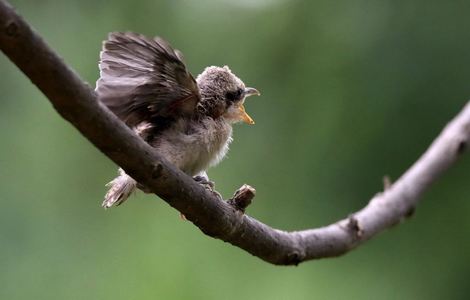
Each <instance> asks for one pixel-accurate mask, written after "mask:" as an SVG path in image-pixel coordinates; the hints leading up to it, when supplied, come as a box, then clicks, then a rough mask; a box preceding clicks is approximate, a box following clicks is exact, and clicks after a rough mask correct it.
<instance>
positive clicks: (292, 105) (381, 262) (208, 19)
mask: <svg viewBox="0 0 470 300" xmlns="http://www.w3.org/2000/svg"><path fill="white" fill-rule="evenodd" d="M11 2H12V4H13V5H14V6H15V7H16V8H17V10H18V11H19V12H20V13H21V14H22V15H23V16H24V17H25V18H26V19H27V20H28V21H29V22H30V23H31V25H32V26H33V27H34V28H35V29H36V30H37V31H38V32H40V34H41V35H42V36H43V37H44V38H45V40H46V41H47V42H48V43H49V44H50V45H51V47H53V48H54V49H55V50H56V51H57V52H58V53H59V54H60V55H61V56H62V57H63V58H64V60H65V61H66V62H67V63H68V64H70V66H71V67H73V68H74V69H75V70H76V71H77V72H78V73H79V74H80V75H81V76H82V77H83V78H84V79H85V80H86V81H88V82H90V84H91V85H94V82H95V81H96V79H97V77H98V68H97V61H98V55H99V51H100V47H101V41H102V40H103V39H104V38H105V37H106V35H107V33H108V32H110V31H117V30H118V31H124V30H131V31H136V32H140V33H144V34H147V35H161V36H162V37H164V38H166V39H167V40H169V41H170V42H171V43H172V44H173V46H175V47H176V48H178V49H180V50H181V51H182V52H183V53H184V54H185V59H186V61H187V64H188V66H189V68H190V70H191V71H192V72H193V74H198V73H199V72H200V71H201V70H202V69H203V68H204V67H205V66H208V65H229V66H230V67H231V69H232V70H233V71H234V72H235V73H236V74H237V75H238V76H239V77H241V78H242V79H243V80H244V81H245V83H246V84H247V85H250V86H254V87H256V88H258V89H259V90H260V91H261V92H262V96H261V97H258V98H250V99H249V100H248V102H247V104H246V107H247V111H248V112H249V113H250V115H251V116H252V117H253V118H254V119H255V121H256V125H255V126H247V125H239V126H237V127H236V128H235V136H234V138H235V141H234V143H233V145H232V147H231V150H230V152H229V155H228V157H227V158H226V159H225V160H224V161H223V162H222V163H221V164H220V165H219V166H218V167H216V168H214V169H211V170H210V171H209V175H210V177H211V178H212V179H213V180H214V181H215V182H216V184H217V189H218V190H219V191H220V192H221V193H222V194H223V195H224V196H225V197H229V196H230V195H231V193H232V192H233V191H234V190H235V189H236V188H238V187H239V186H240V185H241V184H243V183H245V182H246V183H249V184H251V185H253V186H254V187H256V189H257V192H258V193H257V197H256V198H255V202H254V203H253V204H252V206H250V208H249V210H248V213H249V214H250V215H252V216H254V217H255V218H257V219H259V220H261V221H263V222H265V223H267V224H269V225H271V226H273V227H276V228H281V229H285V230H296V229H304V228H310V227H317V226H322V225H326V224H329V223H331V222H334V221H335V220H337V219H339V218H342V217H344V216H346V215H348V214H349V213H351V212H353V211H355V210H357V209H359V208H361V207H363V206H364V205H365V204H366V203H367V201H368V199H370V198H371V197H372V196H373V195H374V194H375V193H376V192H378V191H380V189H381V188H382V186H381V185H382V184H381V180H382V177H383V176H384V175H386V174H387V175H390V176H391V178H392V179H396V178H397V177H398V176H399V175H400V174H401V173H402V172H403V171H405V170H406V169H407V168H408V167H409V166H410V164H411V163H413V161H415V160H416V159H417V158H418V157H419V155H420V154H421V153H422V152H423V151H424V150H425V149H426V147H427V146H428V145H429V144H430V142H431V141H432V139H433V138H434V137H435V136H436V135H437V134H438V133H439V132H440V130H441V129H442V128H443V126H444V125H445V124H446V122H447V121H448V120H450V119H451V118H452V116H454V115H455V114H456V113H457V112H458V111H459V110H460V109H461V107H462V106H463V105H464V104H465V103H466V101H467V99H468V98H469V97H470V51H469V49H470V33H469V30H468V28H470V19H469V18H468V13H469V11H470V2H465V1H447V2H446V1H417V0H415V1H407V2H404V1H386V0H384V1H287V0H254V1H249V0H243V1H228V0H223V1H222V0H221V1H210V0H202V1H190V0H174V1H155V0H143V1H124V0H117V1H103V0H95V1H91V0H67V1H59V0H36V1H32V0H15V1H11ZM0 72H1V73H0V74H1V80H0V91H1V94H0V99H1V110H0V127H1V130H0V139H1V142H0V205H1V208H0V299H9V300H10V299H11V300H13V299H116V300H117V299H466V298H468V295H469V294H470V285H469V284H468V276H469V273H470V237H469V234H468V233H469V231H470V218H468V215H469V213H470V201H469V194H470V185H469V183H468V182H469V175H470V171H469V170H470V159H469V158H468V157H464V158H463V159H462V161H460V162H459V164H458V165H457V166H456V167H454V168H452V169H451V170H450V171H449V172H448V173H446V174H445V175H444V176H443V177H442V179H441V180H440V181H439V182H438V183H437V184H436V185H434V186H433V187H432V189H431V190H430V191H429V192H428V193H427V194H426V195H425V197H424V199H423V202H422V203H421V205H420V206H419V207H418V209H417V211H416V214H415V216H414V217H413V218H411V219H410V220H409V221H407V222H406V223H405V224H403V225H401V226H398V227H395V228H393V229H392V230H389V231H387V232H386V233H385V234H382V235H380V236H378V237H377V238H375V239H373V240H371V241H370V242H368V243H366V244H365V245H363V246H361V247H360V248H359V249H357V250H355V251H353V252H352V253H350V254H348V255H346V256H343V257H341V258H336V259H328V260H321V261H314V262H307V263H304V264H302V265H300V266H299V267H276V266H272V265H269V264H267V263H265V262H263V261H261V260H259V259H258V258H255V257H252V256H251V255H249V254H247V253H245V252H244V251H241V250H240V249H238V248H235V247H232V246H231V245H229V244H226V243H223V242H221V241H219V240H214V239H211V238H209V237H206V236H204V235H203V234H202V233H201V232H200V231H199V230H198V229H197V228H195V227H194V226H193V225H192V224H191V223H190V222H184V221H181V220H180V218H179V214H178V212H176V211H175V210H173V209H172V208H170V207H169V206H168V205H167V204H165V203H164V202H163V201H161V200H159V199H158V198H156V197H155V196H149V195H143V194H142V193H139V194H138V195H137V196H136V197H135V199H132V200H131V201H129V202H128V203H126V204H125V205H123V206H121V207H119V208H116V209H111V210H108V211H104V210H103V209H102V208H101V207H100V203H101V199H102V197H103V194H104V193H105V187H104V184H105V183H106V182H107V181H109V180H110V179H112V178H113V176H114V175H115V173H116V166H115V165H114V164H113V163H112V162H110V160H109V159H107V158H106V157H105V156H104V155H102V154H101V153H100V152H99V151H98V150H96V149H95V148H94V147H93V146H92V145H91V144H90V143H89V142H88V141H87V140H86V139H85V138H83V137H82V136H81V135H80V134H79V133H78V132H77V131H76V130H75V129H74V128H73V127H72V126H71V125H70V124H68V123H67V122H66V121H64V120H63V119H61V118H60V117H59V115H58V114H57V113H56V112H55V111H54V109H53V108H52V106H51V105H50V104H49V102H48V101H47V100H46V99H45V97H44V96H43V95H42V94H41V93H40V92H39V91H38V90H37V88H36V87H35V86H33V85H32V84H31V83H30V82H29V80H28V79H27V78H25V76H24V75H23V74H21V73H20V71H19V70H18V69H17V68H16V67H15V66H13V65H12V64H11V63H10V62H9V61H8V60H7V58H5V56H3V55H0Z"/></svg>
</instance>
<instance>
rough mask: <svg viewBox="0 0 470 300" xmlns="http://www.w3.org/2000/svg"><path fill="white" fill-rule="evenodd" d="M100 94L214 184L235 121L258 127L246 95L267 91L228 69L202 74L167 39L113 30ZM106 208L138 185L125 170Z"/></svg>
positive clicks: (159, 147) (169, 154)
mask: <svg viewBox="0 0 470 300" xmlns="http://www.w3.org/2000/svg"><path fill="white" fill-rule="evenodd" d="M99 68H100V78H99V79H98V81H97V83H96V93H97V95H98V99H99V100H100V101H101V102H103V103H104V104H105V105H106V106H107V107H108V108H109V109H110V110H111V111H112V112H113V113H114V114H116V116H118V117H119V118H120V119H121V120H123V121H124V122H125V123H126V124H127V125H128V126H129V127H131V128H132V129H133V130H134V131H135V132H137V133H138V134H139V135H140V136H141V137H142V138H143V139H144V140H145V141H146V142H147V143H149V144H150V145H151V146H152V147H154V148H155V151H157V152H158V153H159V154H160V155H162V156H163V157H165V158H166V159H167V160H168V161H169V162H171V163H172V164H174V165H175V166H176V167H178V168H179V169H181V170H182V171H183V172H185V173H186V174H188V175H190V176H195V177H194V178H195V179H196V180H198V181H202V182H203V183H208V181H207V180H208V179H207V176H206V173H205V172H206V170H207V169H208V168H209V167H210V166H213V165H215V164H217V163H218V162H220V160H222V158H223V157H224V156H225V154H226V153H227V151H228V146H229V144H230V142H231V141H232V125H233V124H234V123H237V122H240V121H243V122H245V123H248V124H254V121H253V119H252V118H251V117H250V116H249V115H248V114H247V113H246V112H245V108H244V106H243V103H244V101H245V98H246V97H248V96H252V95H259V94H260V93H259V92H258V91H257V90H256V89H255V88H250V87H245V84H244V83H243V82H242V81H241V80H240V79H239V78H238V77H237V76H235V75H234V74H233V73H232V72H231V70H230V69H229V68H228V67H227V66H224V67H215V66H211V67H207V68H206V69H205V70H204V71H203V72H202V73H201V74H199V75H198V76H197V78H196V79H194V78H193V76H192V75H191V74H190V73H189V71H188V70H187V68H186V65H185V64H184V61H183V57H182V54H181V52H179V51H178V50H175V49H173V48H172V47H171V46H170V44H169V43H168V42H166V41H165V40H163V39H161V38H159V37H155V38H148V37H146V36H143V35H140V34H136V33H131V32H125V33H119V32H115V33H110V34H109V36H108V39H107V40H106V41H104V42H103V49H102V51H101V53H100V64H99ZM108 185H109V186H110V188H109V191H108V192H107V194H106V196H105V199H104V201H103V204H102V206H103V207H105V208H109V207H111V206H113V205H119V204H121V203H123V202H124V201H126V199H127V198H128V197H129V196H130V195H131V194H132V192H133V191H134V190H136V189H137V188H141V189H144V190H145V188H143V187H142V186H140V185H139V184H138V183H137V182H136V181H135V180H134V179H132V178H131V177H130V176H129V175H127V174H126V173H125V172H124V171H123V170H122V169H119V176H118V177H116V178H115V179H114V180H113V181H111V182H110V183H109V184H108Z"/></svg>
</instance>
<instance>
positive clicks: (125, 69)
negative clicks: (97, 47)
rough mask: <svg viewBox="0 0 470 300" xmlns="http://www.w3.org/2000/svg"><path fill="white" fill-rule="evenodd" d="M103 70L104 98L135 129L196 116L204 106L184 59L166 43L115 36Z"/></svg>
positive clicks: (101, 93) (105, 45) (104, 55)
mask: <svg viewBox="0 0 470 300" xmlns="http://www.w3.org/2000/svg"><path fill="white" fill-rule="evenodd" d="M99 67H100V79H98V81H97V83H96V93H97V94H98V98H99V99H100V101H102V102H103V103H104V104H105V105H106V106H107V107H108V108H109V109H110V110H111V111H113V112H114V114H116V115H117V116H118V117H119V118H120V119H122V120H123V121H124V122H126V123H127V125H129V126H131V127H133V126H136V125H138V124H139V123H140V122H142V121H152V119H158V118H177V117H180V116H190V115H192V114H193V113H195V108H196V105H197V103H198V102H199V100H200V94H199V89H198V87H197V83H196V81H195V80H194V78H193V76H192V75H191V74H190V73H189V72H188V70H187V69H186V66H185V64H184V62H183V60H182V55H181V53H180V52H179V51H178V50H174V49H173V48H172V47H171V46H170V44H169V43H168V42H166V41H165V40H163V39H161V38H158V37H156V38H154V39H151V38H148V37H145V36H143V35H140V34H136V33H130V32H126V33H118V32H115V33H110V34H109V36H108V39H107V40H106V41H104V42H103V50H102V51H101V54H100V64H99Z"/></svg>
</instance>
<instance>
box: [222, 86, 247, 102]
mask: <svg viewBox="0 0 470 300" xmlns="http://www.w3.org/2000/svg"><path fill="white" fill-rule="evenodd" d="M242 94H243V90H242V89H238V90H236V91H235V92H227V93H225V98H226V99H227V100H228V101H235V100H240V99H241V98H242Z"/></svg>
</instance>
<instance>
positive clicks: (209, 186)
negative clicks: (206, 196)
mask: <svg viewBox="0 0 470 300" xmlns="http://www.w3.org/2000/svg"><path fill="white" fill-rule="evenodd" d="M193 179H194V180H195V181H196V182H197V183H199V184H200V185H202V186H203V187H204V188H205V189H206V190H208V191H209V192H211V193H213V194H214V195H215V196H216V197H217V198H219V199H221V200H222V195H221V194H220V193H219V192H217V191H216V190H215V183H214V182H213V181H210V180H209V179H208V178H207V177H205V176H199V175H198V176H194V177H193Z"/></svg>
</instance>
